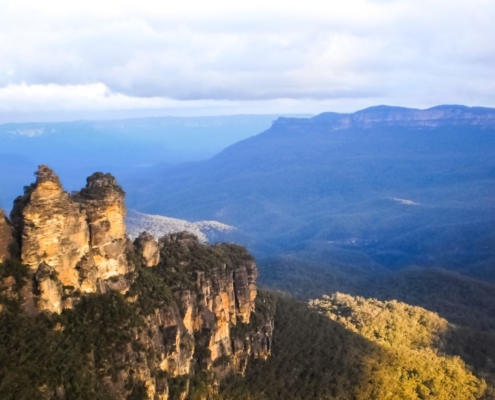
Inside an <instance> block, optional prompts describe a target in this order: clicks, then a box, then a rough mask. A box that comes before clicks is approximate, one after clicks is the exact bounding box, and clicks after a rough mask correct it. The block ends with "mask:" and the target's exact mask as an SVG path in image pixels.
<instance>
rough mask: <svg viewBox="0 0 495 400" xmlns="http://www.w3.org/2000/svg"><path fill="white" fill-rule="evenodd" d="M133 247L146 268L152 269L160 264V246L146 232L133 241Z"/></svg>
mask: <svg viewBox="0 0 495 400" xmlns="http://www.w3.org/2000/svg"><path fill="white" fill-rule="evenodd" d="M134 246H135V247H136V250H137V252H138V254H139V255H141V257H143V260H144V264H145V265H146V266H147V267H154V266H156V265H158V263H159V262H160V246H159V245H158V242H157V241H156V240H155V239H154V238H153V236H151V235H150V234H149V233H148V232H143V233H141V234H140V235H139V236H138V237H137V239H136V240H135V241H134Z"/></svg>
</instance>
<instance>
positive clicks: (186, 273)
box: [153, 232, 254, 290]
mask: <svg viewBox="0 0 495 400" xmlns="http://www.w3.org/2000/svg"><path fill="white" fill-rule="evenodd" d="M177 236H178V237H179V240H177V241H176V240H164V241H162V243H163V247H162V249H161V253H160V255H161V257H160V264H159V265H158V266H156V267H154V268H153V272H154V273H156V274H157V275H158V276H159V277H160V279H162V280H163V282H164V283H165V284H166V285H167V286H169V287H170V288H171V289H172V290H178V289H193V288H194V282H195V280H196V273H197V272H198V271H199V272H204V271H209V272H212V271H216V270H222V271H230V270H233V269H235V268H236V267H237V266H238V265H239V264H240V263H241V262H243V261H252V260H254V259H253V257H252V256H251V255H250V254H249V253H248V251H247V249H246V248H245V247H243V246H239V245H235V244H225V243H222V244H217V245H214V246H204V245H202V244H200V243H199V242H198V241H197V238H196V237H195V236H194V235H191V234H189V233H185V232H182V233H179V234H177ZM184 242H187V244H184Z"/></svg>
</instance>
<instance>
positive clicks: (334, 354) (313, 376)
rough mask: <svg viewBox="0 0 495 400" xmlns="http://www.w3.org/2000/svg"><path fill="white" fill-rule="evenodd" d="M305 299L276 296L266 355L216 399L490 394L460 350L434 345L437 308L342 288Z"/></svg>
mask: <svg viewBox="0 0 495 400" xmlns="http://www.w3.org/2000/svg"><path fill="white" fill-rule="evenodd" d="M312 304H313V307H315V308H317V309H310V308H308V306H307V305H306V304H304V303H301V302H297V301H295V300H292V299H290V298H288V297H285V296H277V305H276V316H275V326H276V330H275V333H274V338H273V340H274V341H273V350H272V356H271V357H270V358H269V359H268V360H266V361H261V360H256V361H255V362H253V363H251V364H250V365H249V366H248V370H247V373H246V378H245V379H234V380H231V381H229V382H228V383H226V384H225V385H224V387H223V390H222V396H221V398H222V399H228V400H233V399H236V400H241V399H242V400H250V399H257V400H261V399H266V400H268V399H287V400H296V399H297V400H303V399H310V398H311V399H362V400H369V399H376V400H382V399H432V398H435V399H452V398H455V399H479V398H482V397H483V396H485V397H483V398H486V399H488V398H493V394H492V392H491V388H487V385H486V383H485V382H484V381H483V380H482V379H479V378H477V377H475V376H474V375H473V374H472V372H471V371H470V369H469V368H468V367H467V366H466V365H465V364H464V363H463V361H462V360H461V359H460V358H459V357H452V356H447V355H445V354H443V353H442V351H441V350H439V349H441V348H442V346H443V342H442V337H443V336H442V335H444V334H445V331H446V330H448V329H449V325H448V323H447V321H445V320H443V319H441V318H439V317H438V315H436V314H434V313H431V312H428V311H426V310H424V309H421V308H419V307H411V306H408V305H406V304H403V303H399V302H388V303H382V302H379V301H376V300H367V299H364V298H359V297H352V296H346V295H336V296H332V297H326V298H323V299H321V300H319V301H315V302H313V303H312ZM329 316H330V318H329Z"/></svg>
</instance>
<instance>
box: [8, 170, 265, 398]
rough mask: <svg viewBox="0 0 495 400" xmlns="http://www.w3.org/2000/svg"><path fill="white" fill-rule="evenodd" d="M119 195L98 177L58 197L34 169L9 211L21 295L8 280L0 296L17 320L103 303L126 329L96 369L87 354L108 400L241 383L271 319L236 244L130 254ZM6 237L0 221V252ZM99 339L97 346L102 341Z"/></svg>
mask: <svg viewBox="0 0 495 400" xmlns="http://www.w3.org/2000/svg"><path fill="white" fill-rule="evenodd" d="M124 196H125V194H124V191H123V190H122V188H121V187H120V186H119V185H118V184H117V182H116V181H115V178H114V177H113V176H111V175H109V174H102V173H95V174H93V175H91V176H90V177H89V178H88V179H87V185H86V188H84V189H82V190H81V191H80V192H76V193H73V194H71V195H69V194H68V193H67V192H66V191H64V189H63V188H62V186H61V183H60V180H59V179H58V177H57V176H56V175H55V173H54V172H53V171H52V170H51V169H50V168H48V167H47V166H45V165H42V166H40V167H39V169H38V171H37V172H36V182H34V183H33V184H32V185H30V186H29V187H27V188H25V193H24V195H23V196H20V197H18V198H17V199H16V201H15V203H14V208H13V211H12V213H11V220H12V223H13V224H12V226H13V228H14V229H13V231H14V234H13V237H14V238H15V239H16V240H17V242H18V245H19V248H20V258H21V261H22V263H24V264H26V265H27V266H28V267H29V271H30V274H29V276H28V277H27V279H25V282H24V285H23V286H22V287H21V288H19V287H18V285H17V283H18V282H17V281H16V278H15V277H14V276H8V277H5V278H4V279H2V280H0V292H1V293H2V295H3V296H5V298H9V299H13V300H18V301H19V303H20V304H21V305H22V307H23V309H24V310H25V311H26V313H27V314H28V315H36V314H37V313H39V312H40V311H41V312H51V313H61V312H62V311H63V310H64V309H67V308H73V309H74V312H78V310H80V309H79V308H78V302H79V305H81V306H84V307H90V305H89V304H90V303H91V302H88V303H85V302H83V301H81V298H83V296H85V295H86V294H89V293H97V294H100V295H101V297H100V296H92V299H95V300H98V301H101V299H104V301H105V303H104V305H103V308H104V307H106V304H107V299H113V300H115V301H116V303H113V305H111V307H113V308H111V310H112V313H115V314H116V315H119V314H121V315H125V317H122V318H123V319H124V321H134V323H135V324H134V325H128V329H126V333H127V334H128V336H127V338H126V339H125V340H126V341H125V342H120V343H119V345H118V346H115V347H112V348H111V351H110V350H109V351H108V353H106V354H107V356H108V359H107V358H105V357H104V359H100V358H101V357H100V358H98V360H99V361H98V362H99V363H100V364H97V362H96V357H95V356H94V354H93V351H91V352H88V354H87V356H88V363H89V365H90V369H91V368H92V369H93V370H94V371H95V376H98V379H99V385H101V387H104V390H105V392H107V393H108V395H109V397H108V398H114V399H127V398H129V396H130V395H131V394H132V390H133V389H132V388H133V386H135V384H136V383H139V384H140V385H142V386H141V387H142V388H143V389H144V390H145V391H146V394H147V396H148V398H150V399H162V400H168V399H170V400H172V399H185V398H186V397H187V396H188V393H189V390H190V386H191V385H193V383H192V382H194V381H193V380H192V378H193V377H194V375H196V374H198V375H197V376H196V378H198V377H200V379H205V381H202V382H203V386H204V385H206V384H207V385H208V388H209V389H208V390H210V388H211V393H210V394H211V395H214V394H215V391H216V390H217V389H218V386H219V385H220V383H221V381H222V380H223V379H225V378H226V377H227V376H229V375H231V374H244V372H245V370H246V367H247V365H248V363H249V360H250V359H252V358H267V357H268V356H269V355H270V352H271V342H272V334H273V319H274V315H273V312H271V311H268V312H265V311H266V310H273V307H272V308H270V307H267V306H266V305H263V304H262V303H260V301H261V300H260V297H259V296H258V292H257V288H256V278H257V275H258V271H257V268H256V264H255V262H254V259H253V257H252V256H250V255H249V254H248V252H247V250H246V249H245V248H243V247H241V246H237V245H234V244H217V245H214V246H209V245H205V244H202V243H200V241H199V240H198V238H197V237H196V236H195V235H193V234H191V233H187V232H182V233H175V234H171V235H168V236H165V237H163V238H162V239H160V240H159V241H158V242H157V241H155V240H154V239H153V237H152V236H151V235H149V234H147V233H142V234H141V235H139V237H138V238H137V239H136V241H135V242H134V244H132V243H131V242H130V241H129V240H128V239H127V237H126V235H125V224H124V218H125V214H126V208H125V204H124ZM11 238H12V229H11V225H10V224H9V223H8V221H7V220H6V219H5V217H4V215H3V213H1V214H0V251H4V253H1V254H6V253H5V251H6V250H5V249H6V248H7V247H8V244H9V243H10V240H11ZM127 257H129V258H127ZM128 260H129V261H128ZM109 292H110V293H109ZM113 300H112V301H113ZM117 300H118V301H117ZM96 304H98V303H96ZM99 304H102V303H99ZM111 304H112V303H111ZM119 304H120V305H119ZM123 304H125V306H123ZM255 304H258V305H260V307H259V308H260V309H261V310H262V311H258V312H257V306H256V305H255ZM109 306H110V305H109ZM84 307H83V309H84ZM119 307H120V308H119ZM96 310H97V311H95V312H97V313H98V315H101V314H100V313H101V308H97V309H96ZM263 310H264V311H263ZM86 311H88V310H87V309H86ZM129 311H130V313H131V314H129ZM0 312H1V309H0ZM126 313H127V314H126ZM133 313H135V314H133ZM254 313H256V318H253V314H254ZM89 320H90V319H89ZM116 320H117V321H119V319H118V318H117V319H116ZM137 320H139V322H136V321H137ZM88 323H90V322H88ZM116 323H118V322H116ZM59 325H60V324H59ZM123 326H126V325H123ZM57 329H62V330H63V326H60V327H59V328H57ZM111 335H112V337H111V338H109V337H105V339H106V341H108V342H109V343H112V342H113V339H114V335H115V334H114V332H112V333H111ZM124 336H125V335H124ZM122 340H123V339H122ZM104 342H105V341H104ZM97 370H98V372H97ZM105 371H107V372H108V371H113V372H112V373H111V374H106V373H105ZM179 383H180V385H179ZM43 388H44V389H43ZM41 389H43V390H45V389H46V390H45V391H46V397H47V398H48V397H50V398H51V397H54V396H55V395H56V396H58V397H59V398H63V397H64V396H65V389H64V387H63V386H57V387H55V386H53V387H49V386H48V384H46V385H44V386H43V387H42V388H40V389H39V390H40V391H42V390H41ZM179 392H180V393H179ZM59 394H60V395H59ZM205 396H206V397H205ZM65 397H70V396H69V395H67V396H65ZM195 398H197V397H195ZM201 398H204V399H205V398H208V395H204V396H203V397H201Z"/></svg>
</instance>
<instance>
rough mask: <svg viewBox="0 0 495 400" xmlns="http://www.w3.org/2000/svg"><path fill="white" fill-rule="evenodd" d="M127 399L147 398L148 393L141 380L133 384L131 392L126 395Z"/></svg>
mask: <svg viewBox="0 0 495 400" xmlns="http://www.w3.org/2000/svg"><path fill="white" fill-rule="evenodd" d="M127 400H148V394H147V392H146V387H145V385H144V383H143V382H141V383H140V384H137V385H134V388H133V389H132V392H131V394H129V396H127Z"/></svg>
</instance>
